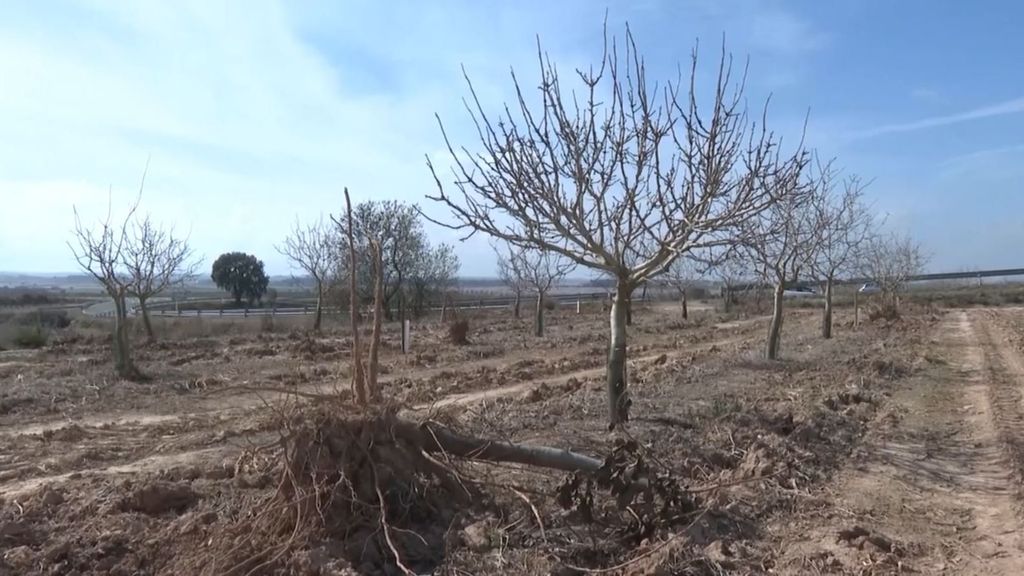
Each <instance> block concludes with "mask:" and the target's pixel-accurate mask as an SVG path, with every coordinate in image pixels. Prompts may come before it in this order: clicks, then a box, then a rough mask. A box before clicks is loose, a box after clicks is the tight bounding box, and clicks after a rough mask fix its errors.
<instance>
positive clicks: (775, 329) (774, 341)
mask: <svg viewBox="0 0 1024 576" xmlns="http://www.w3.org/2000/svg"><path fill="white" fill-rule="evenodd" d="M784 291H785V288H784V286H783V283H782V282H779V283H778V284H776V285H775V299H774V301H773V305H772V321H771V324H769V325H768V345H767V346H766V347H765V353H764V357H765V358H767V359H769V360H778V359H779V339H780V337H781V336H782V305H783V293H784Z"/></svg>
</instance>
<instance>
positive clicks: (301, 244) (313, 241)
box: [277, 217, 338, 332]
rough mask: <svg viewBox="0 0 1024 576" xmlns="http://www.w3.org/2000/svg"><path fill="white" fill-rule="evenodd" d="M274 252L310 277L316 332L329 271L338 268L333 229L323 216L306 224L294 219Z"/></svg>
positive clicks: (336, 244) (321, 314) (314, 329)
mask: <svg viewBox="0 0 1024 576" xmlns="http://www.w3.org/2000/svg"><path fill="white" fill-rule="evenodd" d="M277 251H278V252H279V253H281V255H283V256H285V257H286V258H288V260H289V261H291V263H292V264H294V265H295V266H297V267H298V268H300V269H302V271H304V272H305V273H306V274H308V275H309V277H310V278H312V280H313V288H314V290H316V313H315V315H314V317H313V331H314V332H319V331H320V324H321V322H322V318H323V306H324V299H325V298H326V296H327V286H328V282H329V281H330V275H331V273H332V272H334V271H335V270H336V269H337V263H336V259H337V257H338V240H337V238H336V237H335V236H334V233H333V230H332V229H331V228H330V227H329V226H327V225H326V224H325V223H324V220H323V218H322V217H321V218H320V219H318V220H317V221H316V222H314V223H312V224H309V225H307V226H302V225H301V224H299V223H298V222H296V223H295V227H294V228H293V229H292V233H291V235H289V236H288V237H287V238H285V241H284V244H282V245H281V246H278V247H277Z"/></svg>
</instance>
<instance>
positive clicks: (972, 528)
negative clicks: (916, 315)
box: [773, 310, 1024, 575]
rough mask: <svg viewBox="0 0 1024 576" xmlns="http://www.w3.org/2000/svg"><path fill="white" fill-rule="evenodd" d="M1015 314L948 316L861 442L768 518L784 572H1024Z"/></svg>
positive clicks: (1021, 364) (1021, 382)
mask: <svg viewBox="0 0 1024 576" xmlns="http://www.w3.org/2000/svg"><path fill="white" fill-rule="evenodd" d="M1021 322H1024V313H1022V312H1020V311H1011V310H974V311H954V312H951V313H949V314H948V315H947V316H946V317H945V318H944V320H943V322H942V323H941V324H940V325H939V326H940V329H939V330H937V331H936V333H935V334H934V335H933V336H932V340H931V342H930V346H929V349H930V352H929V354H928V356H926V364H927V365H926V366H924V367H922V368H923V369H922V370H921V371H920V372H919V373H918V374H917V375H915V376H914V377H913V378H911V379H910V380H908V385H907V386H905V387H902V388H901V389H900V391H898V392H897V393H896V394H895V395H894V397H893V399H892V400H893V402H891V403H890V404H889V408H888V413H887V414H886V415H885V416H884V417H883V418H882V424H881V425H880V426H878V427H876V428H875V429H874V431H873V432H872V433H870V434H869V436H868V438H867V442H866V444H865V446H864V449H863V450H862V451H861V453H860V454H857V455H856V457H855V458H854V459H852V461H851V462H850V463H849V464H848V465H847V466H846V468H845V469H844V470H843V471H842V472H841V473H840V474H838V475H837V477H836V478H835V479H834V481H833V482H832V483H831V484H830V485H829V486H827V487H826V488H825V489H824V491H823V493H821V494H815V495H810V497H809V498H807V500H805V501H804V502H803V503H802V505H801V507H800V508H801V509H800V510H799V513H798V514H797V515H796V521H795V522H794V518H792V517H789V518H786V520H785V522H784V523H783V522H779V523H778V524H776V525H775V526H774V528H773V530H774V534H773V536H774V538H775V539H776V540H777V541H778V542H780V543H781V542H786V543H788V544H787V551H786V553H785V554H784V555H783V556H782V558H781V559H780V568H781V570H780V572H781V573H786V574H806V573H856V574H879V573H881V574H889V573H908V572H911V571H913V572H915V573H923V574H968V575H981V574H992V575H995V574H1024V523H1022V522H1021V516H1020V513H1019V503H1020V497H1019V496H1020V492H1019V487H1020V483H1019V472H1018V471H1019V469H1020V465H1021V459H1020V458H1021V454H1022V453H1021V451H1020V450H1019V449H1018V448H1019V445H1020V443H1021V440H1020V439H1021V437H1022V436H1024V407H1022V404H1021V401H1022V387H1024V357H1022V356H1021V351H1020V349H1019V348H1017V347H1015V346H1014V344H1013V343H1014V342H1015V341H1019V340H1020V338H1021V336H1020V334H1017V333H1016V332H1015V330H1014V326H1017V325H1019V324H1021ZM793 543H796V544H793Z"/></svg>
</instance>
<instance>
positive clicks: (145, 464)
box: [0, 319, 758, 498]
mask: <svg viewBox="0 0 1024 576" xmlns="http://www.w3.org/2000/svg"><path fill="white" fill-rule="evenodd" d="M757 320H758V319H752V320H751V321H745V324H746V323H753V322H756V321H757ZM756 337H757V336H755V335H751V334H738V335H736V336H731V337H728V338H723V339H720V340H715V341H712V342H704V343H701V344H697V345H695V346H692V347H689V348H686V349H685V350H683V351H675V353H670V352H672V351H671V350H668V351H661V350H660V349H658V352H659V353H654V354H647V355H644V356H640V357H636V358H632V359H630V360H629V364H630V370H633V369H635V368H637V367H638V365H642V364H647V363H651V362H654V361H658V360H660V359H661V358H662V357H664V358H665V359H666V361H668V360H671V359H673V358H681V357H684V356H687V355H689V354H692V353H694V352H700V353H707V352H709V351H711V350H714V349H718V348H723V347H725V346H729V345H733V344H740V343H743V342H745V341H748V340H751V339H752V338H756ZM604 371H605V367H604V366H600V367H597V368H587V369H582V370H574V371H570V372H565V373H562V374H559V375H557V376H549V377H544V378H538V379H535V380H530V381H526V382H520V383H516V384H512V385H508V386H501V387H497V388H491V389H487V390H479V391H472V392H463V393H454V394H449V395H447V396H445V397H443V398H441V399H438V400H436V401H434V402H430V403H422V404H418V405H415V406H412V407H410V408H408V409H407V411H408V412H410V413H417V412H419V413H422V412H426V411H430V410H434V409H438V408H443V407H452V406H465V405H470V404H475V403H478V402H483V401H487V400H495V399H498V398H504V397H508V396H513V395H516V394H523V393H526V392H529V391H530V390H533V389H536V388H540V387H542V386H550V385H556V384H559V383H564V382H565V381H567V380H568V379H570V378H576V379H578V380H583V379H587V378H591V377H594V376H600V375H602V374H603V373H604ZM297 390H299V391H301V390H302V387H299V388H297ZM271 394H274V395H277V396H279V397H282V398H284V397H288V396H289V394H287V393H283V392H275V393H271ZM269 395H270V394H268V396H269ZM231 400H232V408H230V409H222V410H211V411H206V412H194V413H187V414H181V413H179V414H165V415H163V414H161V415H154V414H131V415H122V416H119V417H116V418H113V419H102V418H93V419H88V418H87V419H84V421H83V420H77V421H61V422H51V423H44V424H37V425H32V426H28V427H22V428H20V429H19V431H18V432H17V433H16V434H15V436H25V435H28V434H37V435H38V434H43V433H45V432H47V431H56V430H60V429H62V428H64V427H67V426H71V425H75V426H78V427H81V428H83V429H85V430H86V431H87V432H88V431H90V430H96V429H101V430H103V429H107V428H111V427H116V426H120V425H128V426H130V427H131V431H132V433H134V434H138V433H139V428H140V427H145V426H147V425H150V426H153V425H159V424H167V423H170V422H174V421H181V422H187V421H188V420H189V419H191V418H198V417H210V416H217V415H220V416H221V417H222V418H225V417H227V415H228V414H230V413H235V412H239V411H242V413H244V411H246V410H248V409H251V408H253V407H256V406H259V405H262V404H264V403H265V401H269V398H261V397H258V398H256V399H255V400H254V401H251V402H246V401H245V399H244V398H242V397H234V398H232V399H231ZM88 422H91V423H92V426H90V424H89V423H88ZM2 436H3V434H2V433H0V437H2ZM256 436H258V437H259V438H250V439H249V440H250V441H251V442H256V443H260V441H261V440H268V439H269V438H270V436H269V435H267V434H262V435H259V434H258V435H256ZM251 442H250V443H251ZM241 449H242V446H236V445H230V444H225V445H220V446H214V447H209V446H204V447H202V448H198V449H192V450H184V451H180V452H174V453H170V454H154V455H150V456H146V457H143V458H139V459H136V460H132V461H129V462H121V463H117V464H111V465H106V466H100V467H93V468H87V469H80V470H73V471H70V472H63V473H59V474H48V475H44V476H35V477H29V478H19V479H17V480H15V481H10V482H2V483H0V497H5V498H18V497H20V496H22V495H25V494H28V493H31V492H33V491H36V490H38V489H39V488H41V487H42V486H44V485H46V484H49V483H55V482H62V481H65V480H67V479H69V478H72V477H78V476H81V475H90V476H102V475H112V474H129V473H138V472H146V471H158V470H161V469H167V468H170V467H172V466H184V465H191V464H195V463H196V461H200V460H202V461H207V462H212V461H213V459H215V458H220V459H221V460H223V459H226V458H229V457H231V456H235V455H237V453H238V452H239V451H240V450H241Z"/></svg>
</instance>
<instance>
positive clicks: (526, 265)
mask: <svg viewBox="0 0 1024 576" xmlns="http://www.w3.org/2000/svg"><path fill="white" fill-rule="evenodd" d="M512 258H513V259H514V260H516V261H517V262H518V263H517V264H516V265H515V268H517V269H519V270H521V271H522V272H523V274H524V276H525V279H526V282H527V284H528V285H529V286H530V287H531V288H532V289H533V291H534V293H535V294H536V295H537V309H536V311H535V312H534V317H533V332H534V335H535V336H537V337H538V338H540V337H543V336H544V300H545V299H546V298H547V295H548V292H550V291H551V287H552V286H554V284H555V282H557V281H559V280H561V279H562V278H565V275H566V274H568V273H569V272H571V271H572V270H573V269H574V268H575V267H576V265H575V264H573V263H572V262H571V261H568V260H566V259H564V258H562V257H561V256H559V255H557V254H553V253H551V252H544V251H540V250H530V249H524V248H520V249H518V250H515V251H514V252H513V254H512Z"/></svg>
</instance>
